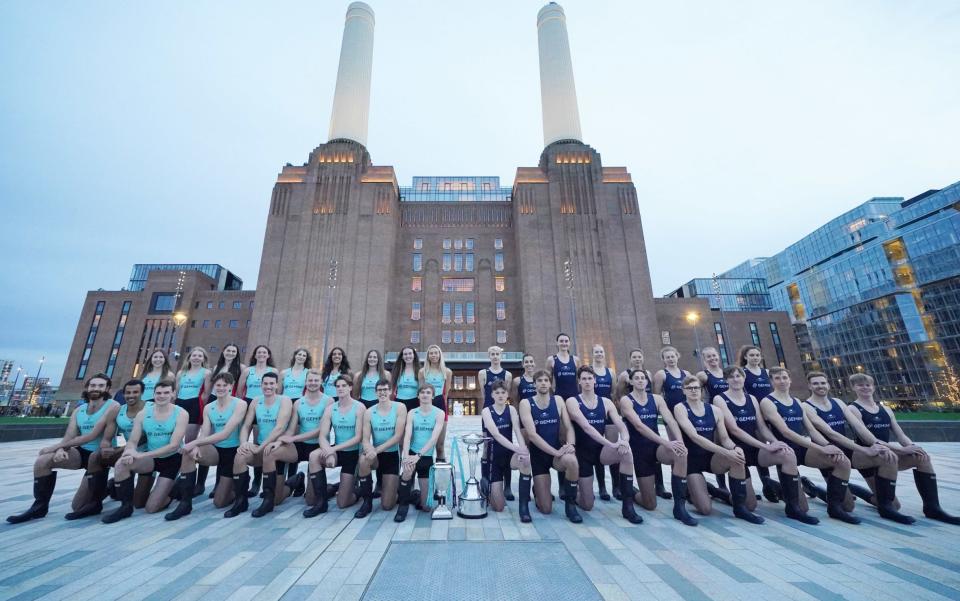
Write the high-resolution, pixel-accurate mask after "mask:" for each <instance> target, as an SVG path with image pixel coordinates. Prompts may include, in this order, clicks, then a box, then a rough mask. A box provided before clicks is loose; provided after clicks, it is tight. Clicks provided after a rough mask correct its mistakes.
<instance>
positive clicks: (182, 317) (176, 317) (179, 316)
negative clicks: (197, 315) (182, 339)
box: [167, 311, 187, 358]
mask: <svg viewBox="0 0 960 601" xmlns="http://www.w3.org/2000/svg"><path fill="white" fill-rule="evenodd" d="M170 319H171V320H172V321H173V333H172V334H171V335H170V347H169V348H168V349H167V354H168V355H169V354H170V353H171V352H176V351H175V350H174V349H176V348H177V328H179V327H180V326H182V325H183V324H184V323H186V321H187V315H186V313H181V312H179V311H178V312H177V313H174V314H173V315H171V316H170ZM177 358H179V353H177Z"/></svg>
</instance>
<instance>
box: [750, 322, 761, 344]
mask: <svg viewBox="0 0 960 601" xmlns="http://www.w3.org/2000/svg"><path fill="white" fill-rule="evenodd" d="M750 338H751V339H752V340H753V346H755V347H758V348H759V347H760V330H759V329H757V322H755V321H751V322H750Z"/></svg>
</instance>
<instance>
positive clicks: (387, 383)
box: [373, 378, 390, 390]
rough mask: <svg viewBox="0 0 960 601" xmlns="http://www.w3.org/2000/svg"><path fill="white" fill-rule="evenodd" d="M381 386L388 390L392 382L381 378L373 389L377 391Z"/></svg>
mask: <svg viewBox="0 0 960 601" xmlns="http://www.w3.org/2000/svg"><path fill="white" fill-rule="evenodd" d="M381 386H386V387H387V388H390V380H388V379H386V378H380V379H379V380H377V383H376V384H375V385H374V386H373V389H374V390H376V389H377V388H380V387H381Z"/></svg>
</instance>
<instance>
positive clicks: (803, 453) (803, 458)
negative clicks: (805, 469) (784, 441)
mask: <svg viewBox="0 0 960 601" xmlns="http://www.w3.org/2000/svg"><path fill="white" fill-rule="evenodd" d="M790 448H791V449H793V453H794V454H795V455H796V456H797V465H806V463H807V447H801V446H798V445H790Z"/></svg>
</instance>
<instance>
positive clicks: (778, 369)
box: [767, 365, 790, 378]
mask: <svg viewBox="0 0 960 601" xmlns="http://www.w3.org/2000/svg"><path fill="white" fill-rule="evenodd" d="M767 373H768V374H770V377H771V378H772V377H773V376H775V375H777V374H787V375H788V376H789V375H790V370H789V369H787V368H786V367H780V366H779V365H775V366H773V367H771V368H770V369H768V370H767Z"/></svg>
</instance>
